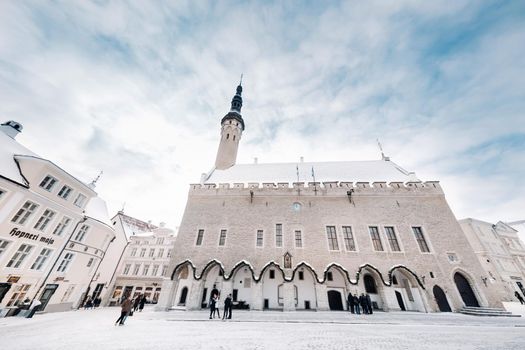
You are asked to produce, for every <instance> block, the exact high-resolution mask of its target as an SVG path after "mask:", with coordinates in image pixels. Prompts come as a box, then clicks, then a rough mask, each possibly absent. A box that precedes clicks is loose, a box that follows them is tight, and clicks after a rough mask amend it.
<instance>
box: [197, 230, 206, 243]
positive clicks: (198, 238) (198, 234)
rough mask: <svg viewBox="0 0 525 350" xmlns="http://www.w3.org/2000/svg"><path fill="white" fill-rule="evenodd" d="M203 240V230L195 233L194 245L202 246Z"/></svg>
mask: <svg viewBox="0 0 525 350" xmlns="http://www.w3.org/2000/svg"><path fill="white" fill-rule="evenodd" d="M203 238H204V230H199V232H198V233H197V242H196V243H195V244H196V245H202V239H203Z"/></svg>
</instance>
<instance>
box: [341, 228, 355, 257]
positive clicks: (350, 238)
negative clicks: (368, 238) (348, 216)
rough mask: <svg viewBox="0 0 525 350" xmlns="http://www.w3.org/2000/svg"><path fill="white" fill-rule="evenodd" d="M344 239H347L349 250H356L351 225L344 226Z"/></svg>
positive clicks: (346, 245) (347, 248)
mask: <svg viewBox="0 0 525 350" xmlns="http://www.w3.org/2000/svg"><path fill="white" fill-rule="evenodd" d="M343 239H344V240H345V248H346V250H347V251H349V252H353V251H355V250H356V249H355V241H354V234H353V232H352V227H351V226H343Z"/></svg>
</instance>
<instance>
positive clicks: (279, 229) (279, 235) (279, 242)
mask: <svg viewBox="0 0 525 350" xmlns="http://www.w3.org/2000/svg"><path fill="white" fill-rule="evenodd" d="M275 246H276V247H282V246H283V225H282V224H277V225H275Z"/></svg>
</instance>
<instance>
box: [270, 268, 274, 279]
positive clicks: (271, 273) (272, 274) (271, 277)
mask: <svg viewBox="0 0 525 350" xmlns="http://www.w3.org/2000/svg"><path fill="white" fill-rule="evenodd" d="M270 279H271V280H273V279H275V270H270Z"/></svg>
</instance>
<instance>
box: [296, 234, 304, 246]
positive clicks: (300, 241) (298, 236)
mask: <svg viewBox="0 0 525 350" xmlns="http://www.w3.org/2000/svg"><path fill="white" fill-rule="evenodd" d="M295 247H296V248H302V247H303V234H302V232H301V231H299V230H296V231H295Z"/></svg>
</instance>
